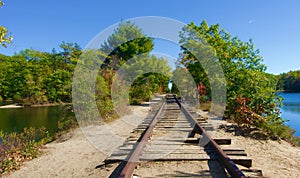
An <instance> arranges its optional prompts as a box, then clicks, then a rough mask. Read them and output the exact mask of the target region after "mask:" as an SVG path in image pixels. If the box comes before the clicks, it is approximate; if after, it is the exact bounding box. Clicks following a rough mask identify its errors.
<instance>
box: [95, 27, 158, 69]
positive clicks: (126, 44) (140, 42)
mask: <svg viewBox="0 0 300 178" xmlns="http://www.w3.org/2000/svg"><path fill="white" fill-rule="evenodd" d="M152 49H153V42H152V39H151V38H148V37H146V36H145V35H144V34H143V32H142V30H141V29H139V28H138V26H136V25H135V24H133V23H132V22H130V21H123V22H121V23H120V24H119V26H118V28H117V29H116V30H115V31H114V33H113V34H112V35H111V36H110V37H109V38H108V39H107V41H105V42H104V44H102V45H101V50H102V51H103V52H105V53H107V54H109V56H108V57H107V58H106V59H105V61H104V67H105V68H110V69H113V70H116V69H118V68H119V67H120V66H121V65H122V64H123V63H124V62H126V61H127V60H129V59H131V58H132V57H133V56H135V55H138V54H142V53H149V52H150V51H151V50H152Z"/></svg>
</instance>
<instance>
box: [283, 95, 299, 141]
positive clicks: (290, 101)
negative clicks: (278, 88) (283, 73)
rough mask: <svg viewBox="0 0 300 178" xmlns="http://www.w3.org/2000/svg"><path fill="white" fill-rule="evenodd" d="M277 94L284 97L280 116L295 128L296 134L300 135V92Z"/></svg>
mask: <svg viewBox="0 0 300 178" xmlns="http://www.w3.org/2000/svg"><path fill="white" fill-rule="evenodd" d="M279 94H280V95H281V96H282V97H283V99H284V100H283V106H282V108H281V117H282V118H284V119H286V120H288V122H287V123H286V124H287V125H289V126H290V127H291V128H293V129H294V130H296V133H295V135H296V136H300V93H279Z"/></svg>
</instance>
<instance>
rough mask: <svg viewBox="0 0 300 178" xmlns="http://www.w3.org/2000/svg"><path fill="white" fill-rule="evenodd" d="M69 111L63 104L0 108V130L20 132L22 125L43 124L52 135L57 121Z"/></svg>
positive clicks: (35, 125) (37, 126) (38, 126)
mask: <svg viewBox="0 0 300 178" xmlns="http://www.w3.org/2000/svg"><path fill="white" fill-rule="evenodd" d="M66 112H70V111H68V110H67V109H66V107H65V106H44V107H24V108H5V109H0V130H3V131H5V132H13V131H16V132H20V131H22V130H23V128H24V127H35V128H40V127H42V126H44V127H45V128H46V129H47V130H48V131H49V133H50V135H53V134H54V133H55V132H56V131H57V121H59V120H61V119H63V117H65V115H66Z"/></svg>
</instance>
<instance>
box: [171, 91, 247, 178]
mask: <svg viewBox="0 0 300 178" xmlns="http://www.w3.org/2000/svg"><path fill="white" fill-rule="evenodd" d="M173 97H174V98H175V100H176V103H177V104H178V105H179V107H180V108H181V110H182V111H183V113H185V114H186V115H187V116H188V117H189V118H190V119H191V120H192V122H194V124H195V127H196V130H198V132H199V133H200V134H201V135H202V136H203V137H206V138H208V139H209V142H208V144H210V145H211V146H212V147H213V149H214V150H215V152H216V153H217V155H218V157H219V158H220V161H221V163H222V164H223V165H224V166H225V168H226V170H227V171H228V173H229V174H230V175H231V177H233V178H246V176H245V175H244V173H243V172H242V171H241V170H240V169H239V168H238V167H237V165H236V164H235V163H234V162H233V161H232V160H231V159H230V158H229V157H228V155H227V154H226V153H225V152H224V151H223V150H222V149H221V148H220V147H219V145H218V144H217V143H216V142H215V141H214V139H212V138H211V137H210V136H209V135H208V134H207V133H206V131H205V129H204V128H203V127H201V126H200V124H199V123H198V122H197V120H196V119H195V118H194V117H193V116H192V115H191V113H190V112H189V111H188V110H186V109H185V108H184V107H183V106H182V105H181V103H180V102H179V101H178V99H177V97H176V96H175V95H173Z"/></svg>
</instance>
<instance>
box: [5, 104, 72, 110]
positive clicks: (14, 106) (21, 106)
mask: <svg viewBox="0 0 300 178" xmlns="http://www.w3.org/2000/svg"><path fill="white" fill-rule="evenodd" d="M71 104H72V103H47V104H33V105H22V104H20V103H14V104H7V105H3V106H0V109H13V108H37V107H49V106H60V105H61V106H64V105H71Z"/></svg>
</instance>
